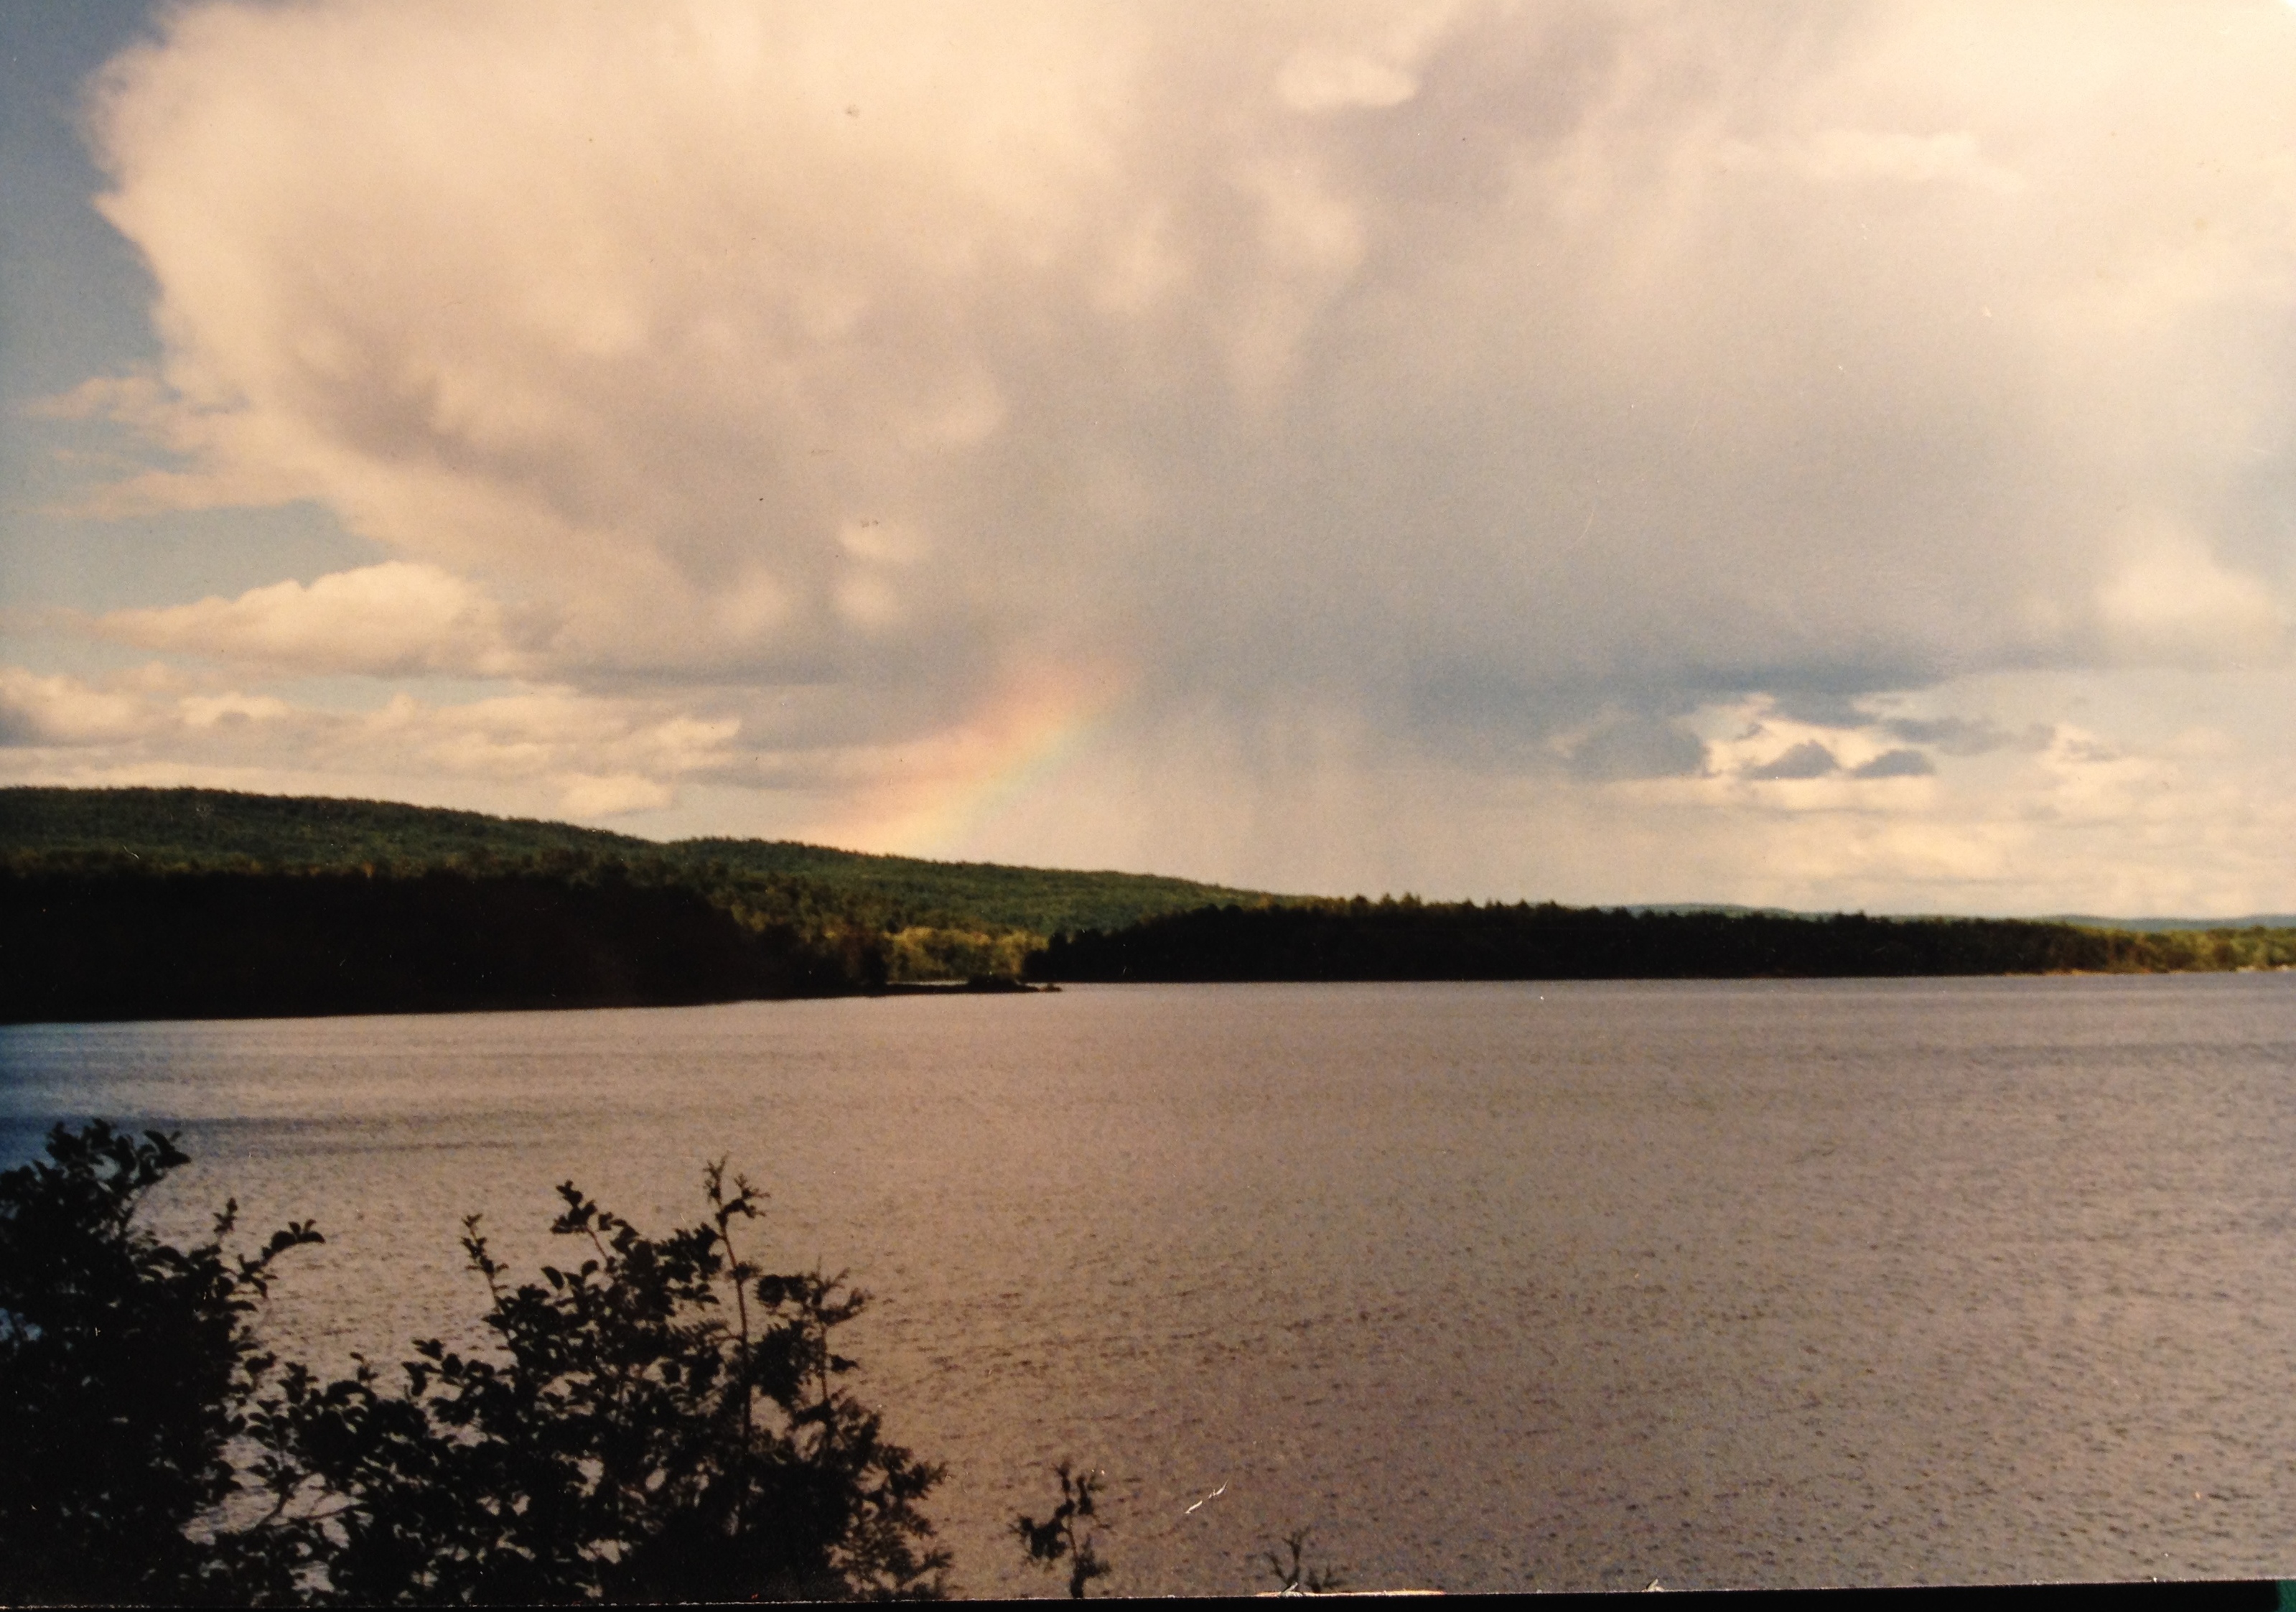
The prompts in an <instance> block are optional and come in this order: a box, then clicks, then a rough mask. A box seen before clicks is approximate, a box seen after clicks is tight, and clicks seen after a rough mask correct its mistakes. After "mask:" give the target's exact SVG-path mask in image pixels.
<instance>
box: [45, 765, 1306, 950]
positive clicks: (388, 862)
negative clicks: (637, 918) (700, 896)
mask: <svg viewBox="0 0 2296 1612" xmlns="http://www.w3.org/2000/svg"><path fill="white" fill-rule="evenodd" d="M616 863H619V864H622V865H625V866H627V867H630V868H633V869H634V870H637V871H640V872H642V873H643V874H644V876H647V877H648V878H650V879H651V880H652V882H656V883H675V884H685V885H689V886H692V887H694V888H697V889H701V890H703V891H705V892H709V893H710V894H712V895H713V896H716V897H718V898H720V899H721V901H726V903H727V904H732V898H733V897H734V896H735V895H737V894H738V893H740V892H756V891H758V890H759V889H762V888H771V889H773V890H775V891H778V892H781V893H782V894H783V896H785V897H787V896H793V895H794V894H795V893H796V892H798V890H799V888H800V887H801V888H802V889H803V891H804V892H806V894H807V896H808V898H809V901H810V903H811V904H812V905H815V906H823V905H826V906H829V907H834V908H836V909H839V910H840V911H842V912H844V913H846V914H847V915H848V916H849V917H852V918H854V919H855V920H857V921H865V922H868V923H871V924H874V925H881V926H883V927H885V928H887V929H889V930H899V929H903V928H913V927H921V928H925V929H947V930H968V931H983V932H1003V931H1016V932H1025V933H1028V934H1029V935H1034V936H1046V935H1051V934H1055V933H1060V932H1061V931H1062V930H1065V929H1119V928H1122V927H1124V926H1126V925H1130V924H1135V923H1137V922H1139V921H1140V920H1141V919H1143V918H1145V917H1153V916H1155V915H1157V914H1159V913H1166V912H1177V911H1181V910H1184V909H1188V908H1192V907H1202V906H1208V905H1211V904H1214V903H1225V902H1236V903H1240V904H1244V905H1256V904H1258V903H1259V902H1261V901H1265V900H1267V897H1265V896H1264V895H1262V894H1260V893H1259V892H1254V891H1244V890H1231V889H1227V888H1226V887H1223V886H1220V885H1214V884H1195V883H1193V882H1192V881H1190V880H1187V879H1175V878H1164V877H1159V876H1153V875H1147V874H1129V873H1110V872H1100V873H1077V872H1068V871H1064V870H1060V869H1054V868H1011V867H1005V866H1003V865H1001V864H998V863H994V862H934V861H927V860H924V859H920V858H915V857H895V856H871V855H866V854H864V853H862V852H859V851H836V850H832V849H830V848H828V847H825V846H819V845H804V844H798V843H791V842H789V841H777V840H735V839H701V840H680V841H673V842H671V843H667V844H662V843H655V842H653V841H651V840H641V839H635V838H633V837H632V836H630V835H620V834H610V833H607V832H604V831H603V830H600V829H594V828H578V827H573V826H572V825H570V824H567V823H550V822H542V821H537V820H536V819H533V818H495V817H488V816H486V815H484V814H482V813H480V812H475V811H448V810H441V809H439V808H436V807H429V806H405V805H399V804H398V803H396V802H388V801H338V800H319V799H313V798H308V797H303V796H292V795H257V794H234V793H232V792H228V791H224V790H214V789H50V788H24V787H18V788H9V789H0V865H4V866H6V867H8V868H13V869H16V870H18V871H21V872H46V871H61V870H68V869H72V868H84V869H88V870H94V869H98V868H119V869H123V870H124V869H126V868H135V869H137V870H141V871H147V872H161V871H184V872H226V871H239V872H275V873H316V872H348V871H351V870H354V869H357V870H375V871H384V872H389V873H394V874H401V875H412V874H417V873H422V872H426V871H430V870H435V869H439V868H455V869H467V870H488V869H496V868H514V869H543V870H562V869H565V868H570V867H580V866H584V865H592V864H616Z"/></svg>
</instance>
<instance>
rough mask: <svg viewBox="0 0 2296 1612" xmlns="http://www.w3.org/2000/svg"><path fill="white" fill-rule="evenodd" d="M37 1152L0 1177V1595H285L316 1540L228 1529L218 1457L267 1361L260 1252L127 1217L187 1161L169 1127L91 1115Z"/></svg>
mask: <svg viewBox="0 0 2296 1612" xmlns="http://www.w3.org/2000/svg"><path fill="white" fill-rule="evenodd" d="M47 1152H48V1156H47V1158H46V1159H45V1160H44V1161H40V1162H36V1163H34V1164H27V1165H25V1166H24V1167H22V1168H21V1169H17V1170H11V1171H9V1172H6V1173H5V1174H4V1175H0V1602H5V1603H8V1604H11V1605H20V1604H22V1603H24V1602H27V1601H142V1602H174V1601H185V1600H191V1601H212V1600H265V1599H278V1598H283V1597H285V1596H288V1595H291V1594H292V1593H293V1592H294V1589H295V1584H296V1578H297V1574H298V1573H299V1570H300V1568H301V1567H302V1565H303V1563H304V1561H305V1559H306V1557H307V1551H308V1550H309V1548H310V1547H311V1546H312V1545H313V1544H314V1543H315V1542H316V1540H315V1536H314V1535H313V1534H311V1533H310V1531H309V1530H308V1529H307V1528H299V1527H298V1526H296V1525H295V1524H293V1523H291V1522H290V1523H283V1520H282V1518H281V1517H278V1516H276V1515H272V1516H266V1517H261V1518H259V1519H258V1521H257V1522H256V1523H255V1524H253V1525H251V1526H245V1527H242V1528H238V1529H227V1528H224V1527H221V1526H219V1524H218V1521H217V1513H218V1511H219V1509H221V1508H223V1507H224V1505H225V1502H226V1501H228V1500H230V1499H231V1497H232V1496H233V1495H234V1493H237V1492H238V1491H239V1489H240V1487H241V1483H240V1478H239V1476H238V1475H237V1473H236V1472H235V1471H234V1467H233V1464H232V1461H231V1459H230V1453H229V1446H230V1445H231V1443H232V1441H233V1440H234V1438H235V1437H236V1436H238V1435H242V1434H243V1433H244V1432H246V1431H247V1430H248V1428H249V1426H250V1416H251V1415H252V1414H254V1413H256V1410H257V1406H256V1401H257V1395H258V1392H259V1390H260V1388H261V1386H262V1384H263V1381H264V1378H265V1376H266V1372H267V1371H268V1370H269V1369H270V1367H271V1364H272V1361H271V1360H270V1358H269V1357H268V1356H266V1355H265V1354H263V1353H261V1352H260V1351H259V1350H258V1347H257V1345H256V1342H255V1338H254V1336H253V1334H252V1333H251V1332H250V1329H249V1328H248V1324H247V1317H248V1312H250V1310H252V1309H253V1308H254V1307H255V1305H256V1304H257V1303H258V1301H259V1300H260V1299H261V1298H262V1297H263V1294H264V1288H265V1283H266V1279H267V1278H268V1276H269V1273H270V1267H271V1262H272V1261H273V1260H274V1259H275V1258H276V1257H277V1256H278V1255H279V1254H282V1253H283V1252H285V1251H286V1250H287V1249H289V1248H291V1247H293V1246H296V1245H298V1244H299V1243H307V1242H317V1241H318V1240H319V1238H318V1234H317V1233H316V1232H315V1231H313V1230H311V1229H310V1228H309V1227H308V1226H307V1225H294V1226H290V1227H288V1228H287V1229H286V1230H283V1231H280V1232H278V1233H276V1234H275V1235H274V1236H273V1237H272V1238H271V1239H270V1241H269V1242H268V1243H267V1244H266V1245H265V1246H264V1248H263V1250H262V1252H261V1253H259V1254H254V1255H252V1256H244V1255H239V1256H235V1255H233V1254H226V1253H225V1251H224V1249H223V1247H222V1245H221V1239H222V1238H225V1236H227V1235H229V1233H230V1231H231V1230H232V1221H233V1216H234V1211H235V1209H236V1205H226V1206H225V1209H224V1212H223V1213H221V1214H219V1215H217V1217H216V1221H215V1230H216V1238H217V1240H216V1241H213V1242H208V1243H201V1244H200V1245H199V1246H195V1247H192V1248H188V1249H185V1248H176V1247H174V1246H169V1245H168V1244H166V1243H162V1242H160V1240H159V1239H158V1238H154V1237H153V1236H152V1234H151V1232H149V1231H148V1230H145V1229H144V1228H143V1227H142V1226H140V1225H139V1224H137V1223H136V1217H137V1213H138V1212H139V1211H140V1209H141V1208H142V1206H143V1200H144V1198H145V1197H146V1196H147V1195H148V1194H149V1193H150V1192H151V1190H152V1188H153V1187H155V1186H156V1185H158V1184H159V1182H160V1180H161V1179H162V1178H164V1177H165V1176H166V1175H167V1174H168V1172H169V1171H171V1170H173V1169H175V1168H176V1166H178V1165H180V1164H184V1162H185V1160H184V1155H183V1154H182V1153H180V1152H178V1151H177V1150H176V1146H175V1142H174V1139H173V1138H170V1137H166V1136H162V1135H160V1134H159V1133H158V1132H156V1131H146V1132H145V1133H144V1135H143V1137H142V1138H141V1139H136V1138H133V1137H129V1136H126V1135H123V1134H121V1133H119V1132H117V1131H114V1130H112V1128H111V1126H110V1125H108V1124H106V1123H103V1122H102V1121H101V1120H98V1121H95V1122H94V1123H90V1124H89V1125H88V1126H87V1127H86V1129H84V1130H80V1131H73V1130H70V1129H68V1128H66V1127H64V1126H61V1125H59V1126H57V1127H56V1128H55V1129H54V1130H53V1131H50V1132H49V1134H48V1145H47Z"/></svg>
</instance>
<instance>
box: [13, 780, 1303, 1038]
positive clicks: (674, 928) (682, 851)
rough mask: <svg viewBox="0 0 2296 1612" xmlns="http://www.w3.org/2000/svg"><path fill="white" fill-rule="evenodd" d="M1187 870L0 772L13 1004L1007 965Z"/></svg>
mask: <svg viewBox="0 0 2296 1612" xmlns="http://www.w3.org/2000/svg"><path fill="white" fill-rule="evenodd" d="M1261 899H1263V898H1260V897H1258V896H1255V895H1252V894H1251V892H1242V891H1231V890H1225V889H1221V888H1218V887H1216V886H1212V885H1208V884H1191V883H1189V882H1188V881H1186V880H1184V879H1169V878H1152V877H1144V876H1136V875H1130V874H1120V873H1070V872H1061V871H1055V870H1050V869H1043V868H1005V867H999V866H996V865H993V864H987V863H951V862H928V861H922V860H919V859H913V858H906V857H881V856H865V855H861V854H859V853H857V852H854V851H830V850H826V849H824V848H821V847H818V846H811V845H795V844H785V843H770V842H766V841H758V840H724V839H719V840H689V841H685V842H680V843H670V844H657V843H653V842H652V841H649V840H640V839H635V838H632V837H631V836H629V835H619V834H608V833H603V832H601V831H599V830H596V829H589V828H578V827H573V826H571V825H570V824H565V823H549V822H538V821H534V820H531V819H519V818H493V817H487V816H484V815H482V814H480V813H478V812H470V811H445V810H436V809H433V808H429V807H422V806H405V805H398V804H395V803H392V802H382V801H339V800H317V799H307V798H301V797H291V796H279V795H250V794H232V793H228V792H225V791H220V790H207V789H110V790H85V789H41V788H11V789H0V1021H15V1022H23V1021H27V1020H69V1019H111V1018H153V1017H210V1016H271V1015H292V1014H321V1013H384V1012H415V1011H441V1010H449V1009H469V1008H575V1007H609V1006H641V1005H647V1004H658V1003H670V1002H698V1001H730V1000H740V999H750V998H758V997H775V996H791V995H817V994H824V993H836V992H840V991H876V990H881V989H883V988H885V987H886V986H888V985H898V984H903V983H922V982H931V981H942V982H947V981H962V980H978V979H987V980H998V979H1002V980H1007V981H1009V980H1011V979H1013V978H1016V977H1017V976H1018V975H1020V973H1021V965H1022V961H1023V959H1024V958H1026V957H1027V956H1028V954H1029V951H1030V950H1033V949H1035V948H1037V947H1038V946H1041V945H1042V944H1043V942H1044V941H1045V939H1046V936H1047V935H1049V934H1051V933H1054V932H1056V931H1059V930H1062V929H1075V928H1094V927H1109V928H1114V927H1121V926H1123V925H1129V924H1132V923H1136V922H1137V921H1139V920H1140V919H1142V918H1144V917H1152V916H1154V915H1156V914H1158V913H1161V912H1169V911H1172V910H1175V909H1182V908H1188V907H1195V906H1201V905H1204V904H1205V903H1207V902H1210V901H1237V900H1246V901H1258V900H1261Z"/></svg>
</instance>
